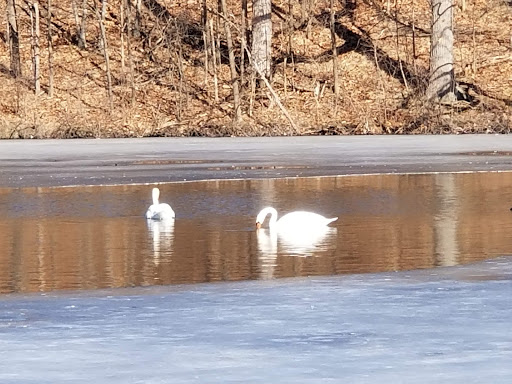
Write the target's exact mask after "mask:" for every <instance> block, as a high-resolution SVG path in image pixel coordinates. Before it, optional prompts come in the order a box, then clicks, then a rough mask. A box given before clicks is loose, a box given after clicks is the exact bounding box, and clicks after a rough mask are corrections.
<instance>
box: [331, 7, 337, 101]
mask: <svg viewBox="0 0 512 384" xmlns="http://www.w3.org/2000/svg"><path fill="white" fill-rule="evenodd" d="M330 5H331V23H330V24H331V44H332V75H333V80H334V99H335V103H336V104H337V101H338V93H339V81H338V60H337V58H338V48H337V43H336V29H335V19H334V0H331V4H330Z"/></svg>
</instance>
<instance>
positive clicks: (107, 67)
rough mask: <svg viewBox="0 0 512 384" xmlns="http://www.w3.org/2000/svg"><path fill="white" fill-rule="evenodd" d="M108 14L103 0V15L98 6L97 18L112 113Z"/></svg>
mask: <svg viewBox="0 0 512 384" xmlns="http://www.w3.org/2000/svg"><path fill="white" fill-rule="evenodd" d="M106 13H107V0H101V14H100V11H99V9H98V6H97V5H96V16H97V17H98V22H99V24H100V33H101V44H102V46H103V56H104V57H105V72H106V76H107V93H108V102H109V106H110V110H111V111H112V109H113V107H114V105H113V97H112V76H111V74H110V61H109V56H108V46H107V34H106V32H105V15H106Z"/></svg>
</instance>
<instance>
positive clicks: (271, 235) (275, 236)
mask: <svg viewBox="0 0 512 384" xmlns="http://www.w3.org/2000/svg"><path fill="white" fill-rule="evenodd" d="M337 233H338V231H337V229H336V228H335V227H328V226H323V227H315V228H305V229H303V230H300V229H297V228H294V229H293V230H291V229H286V228H282V229H275V228H272V229H263V228H258V229H257V230H256V237H257V239H258V251H259V262H260V268H261V278H262V279H272V278H273V277H274V269H275V267H276V266H277V256H278V254H279V255H281V256H295V257H308V256H314V255H315V254H316V253H317V252H318V251H323V250H328V249H330V248H331V247H332V246H333V244H335V239H336V236H337Z"/></svg>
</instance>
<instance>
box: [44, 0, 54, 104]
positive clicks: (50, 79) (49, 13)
mask: <svg viewBox="0 0 512 384" xmlns="http://www.w3.org/2000/svg"><path fill="white" fill-rule="evenodd" d="M47 7H48V10H47V15H46V24H47V25H46V28H47V32H46V33H47V38H48V96H50V97H53V41H52V0H48V3H47Z"/></svg>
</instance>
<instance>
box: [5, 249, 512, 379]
mask: <svg viewBox="0 0 512 384" xmlns="http://www.w3.org/2000/svg"><path fill="white" fill-rule="evenodd" d="M511 278H512V260H511V259H510V258H498V259H493V260H490V261H485V262H480V263H476V264H470V265H466V266H457V267H441V268H437V269H429V270H417V271H413V272H396V273H381V274H365V275H343V276H334V277H315V278H293V279H278V280H264V281H262V280H260V281H251V282H227V283H217V284H196V285H174V286H156V287H150V288H131V289H128V288H123V289H110V290H99V291H76V292H68V293H62V292H60V293H49V294H44V295H41V294H30V295H26V294H24V295H21V294H9V295H4V296H2V297H1V298H0V319H1V321H0V351H1V352H0V356H1V359H0V382H2V383H38V384H41V383H52V384H54V383H70V382H72V383H84V384H85V383H91V382H99V383H123V384H124V383H235V382H236V383H240V382H246V383H340V382H347V383H377V382H378V383H447V382H449V383H465V384H466V383H508V382H509V381H510V379H511V378H512V364H510V361H512V334H511V332H510V319H511V318H512V308H511V305H510V297H511V294H512V284H511Z"/></svg>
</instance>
